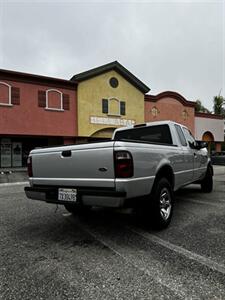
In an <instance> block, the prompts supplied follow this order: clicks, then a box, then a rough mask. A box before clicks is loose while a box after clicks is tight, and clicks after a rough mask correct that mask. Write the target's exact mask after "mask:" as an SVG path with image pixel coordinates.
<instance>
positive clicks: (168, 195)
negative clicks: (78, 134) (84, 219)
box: [25, 121, 213, 228]
mask: <svg viewBox="0 0 225 300" xmlns="http://www.w3.org/2000/svg"><path fill="white" fill-rule="evenodd" d="M206 146H207V145H206V143H204V142H196V141H195V139H194V138H193V136H192V135H191V133H190V131H189V130H188V129H187V128H186V127H185V126H183V125H181V124H177V123H175V122H172V121H161V122H152V123H146V124H140V125H134V126H133V127H127V128H119V129H117V130H115V132H114V135H113V138H112V140H111V141H107V142H99V143H90V144H81V145H69V146H60V147H51V148H41V149H35V150H32V151H31V153H30V155H29V158H28V174H29V181H30V187H25V193H26V195H27V197H28V198H30V199H36V200H44V201H46V202H51V203H57V204H63V205H65V207H66V209H67V210H68V211H70V212H72V213H77V212H79V211H80V210H81V209H84V208H90V207H93V206H102V207H124V206H125V207H135V208H137V210H138V211H142V213H143V216H144V217H145V219H146V220H149V222H150V223H151V224H152V225H154V226H157V227H158V228H164V227H166V226H167V225H168V224H169V223H170V220H171V217H172V212H173V205H174V193H173V192H174V191H176V190H177V189H179V188H181V187H183V186H185V185H187V184H190V183H199V184H200V185H201V189H202V191H203V192H207V193H208V192H211V191H212V188H213V180H212V176H213V168H212V165H211V163H210V159H209V157H208V153H207V150H206Z"/></svg>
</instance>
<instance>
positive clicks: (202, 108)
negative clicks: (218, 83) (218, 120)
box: [195, 100, 210, 113]
mask: <svg viewBox="0 0 225 300" xmlns="http://www.w3.org/2000/svg"><path fill="white" fill-rule="evenodd" d="M195 111H196V112H203V113H210V111H209V110H208V109H207V108H206V107H205V106H204V105H202V102H201V101H200V100H196V105H195Z"/></svg>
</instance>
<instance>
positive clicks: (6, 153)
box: [1, 139, 12, 168]
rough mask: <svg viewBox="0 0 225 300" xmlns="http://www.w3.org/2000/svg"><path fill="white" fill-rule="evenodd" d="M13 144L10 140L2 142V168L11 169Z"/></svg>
mask: <svg viewBox="0 0 225 300" xmlns="http://www.w3.org/2000/svg"><path fill="white" fill-rule="evenodd" d="M11 158H12V144H11V140H10V139H2V140H1V167H2V168H5V167H11Z"/></svg>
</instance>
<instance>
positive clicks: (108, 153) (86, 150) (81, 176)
mask: <svg viewBox="0 0 225 300" xmlns="http://www.w3.org/2000/svg"><path fill="white" fill-rule="evenodd" d="M113 145H114V142H111V141H109V142H102V143H93V144H83V145H72V146H62V147H55V148H43V149H35V150H33V151H32V152H31V156H32V168H33V178H31V179H30V180H31V183H32V184H34V185H55V186H74V187H76V186H77V187H78V186H80V187H82V186H85V187H95V188H96V187H104V188H114V186H115V178H114V158H113Z"/></svg>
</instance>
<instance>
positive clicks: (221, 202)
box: [176, 197, 225, 207]
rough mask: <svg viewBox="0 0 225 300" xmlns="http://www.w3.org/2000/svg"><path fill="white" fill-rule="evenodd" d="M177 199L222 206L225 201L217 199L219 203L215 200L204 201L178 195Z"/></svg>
mask: <svg viewBox="0 0 225 300" xmlns="http://www.w3.org/2000/svg"><path fill="white" fill-rule="evenodd" d="M176 200H178V201H179V202H181V201H185V202H192V203H196V204H204V205H210V206H216V207H218V206H221V205H223V204H224V203H225V201H223V200H218V199H216V201H217V203H215V202H208V201H203V200H196V199H190V198H186V197H185V198H182V197H176Z"/></svg>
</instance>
